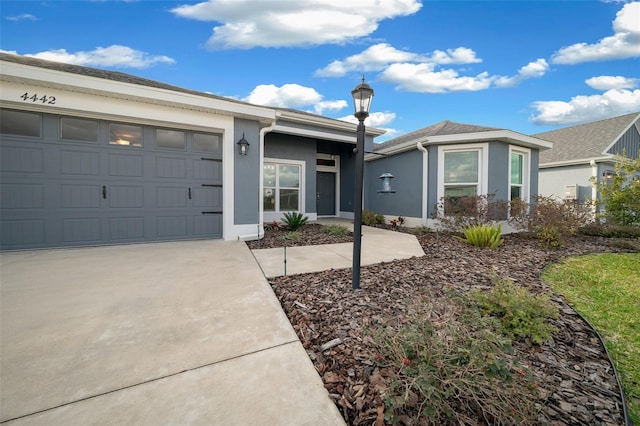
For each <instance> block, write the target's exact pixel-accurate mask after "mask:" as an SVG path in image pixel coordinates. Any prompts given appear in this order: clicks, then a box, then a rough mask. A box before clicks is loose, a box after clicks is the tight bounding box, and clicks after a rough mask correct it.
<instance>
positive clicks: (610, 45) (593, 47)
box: [551, 2, 640, 64]
mask: <svg viewBox="0 0 640 426" xmlns="http://www.w3.org/2000/svg"><path fill="white" fill-rule="evenodd" d="M613 31H614V35H612V36H609V37H605V38H603V39H601V40H600V41H598V42H597V43H595V44H587V43H576V44H573V45H571V46H567V47H563V48H561V49H560V50H558V51H557V52H556V53H554V54H553V56H552V57H551V62H553V63H556V64H577V63H581V62H591V61H604V60H611V59H625V58H633V57H638V56H640V2H633V3H627V4H625V5H624V6H623V7H622V9H620V11H618V13H617V14H616V19H615V20H614V21H613Z"/></svg>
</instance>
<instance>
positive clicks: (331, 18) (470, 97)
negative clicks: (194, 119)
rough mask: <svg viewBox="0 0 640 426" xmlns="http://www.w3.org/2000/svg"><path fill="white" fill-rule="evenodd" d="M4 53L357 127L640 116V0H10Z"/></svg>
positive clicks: (0, 40)
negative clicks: (363, 95)
mask: <svg viewBox="0 0 640 426" xmlns="http://www.w3.org/2000/svg"><path fill="white" fill-rule="evenodd" d="M0 15H1V18H2V21H1V23H0V26H1V27H0V31H1V33H0V49H1V50H2V51H5V52H9V53H14V54H19V55H25V56H35V57H39V58H43V59H50V60H56V61H60V62H67V63H73V64H78V65H85V66H89V67H95V68H104V69H110V70H115V71H121V72H126V73H129V74H134V75H138V76H141V77H145V78H150V79H153V80H158V81H162V82H164V83H168V84H173V85H176V86H180V87H185V88H189V89H193V90H198V91H203V92H209V93H213V94H216V95H220V96H226V97H232V98H235V99H241V100H245V101H248V102H251V103H255V104H261V105H272V106H280V107H289V108H295V109H299V110H303V111H309V112H314V113H318V114H322V115H324V116H327V117H331V118H338V119H345V120H349V121H355V118H354V117H353V115H352V114H353V106H352V100H351V93H350V92H351V90H352V89H353V88H354V87H355V86H356V85H357V84H358V83H359V82H360V79H361V76H362V75H363V74H364V75H365V77H366V80H367V82H368V83H369V84H370V85H371V87H372V88H373V89H374V91H375V96H374V99H373V103H372V108H371V116H370V117H369V118H368V119H367V122H366V124H367V125H369V126H374V127H378V128H382V129H386V130H387V132H388V133H387V135H385V136H384V137H381V138H378V139H377V141H383V140H386V139H389V138H392V137H395V136H399V135H402V134H404V133H407V132H410V131H413V130H417V129H419V128H422V127H426V126H429V125H431V124H434V123H437V122H439V121H442V120H451V121H456V122H461V123H468V124H478V125H484V126H493V127H498V128H505V129H510V130H514V131H516V132H520V133H524V134H535V133H539V132H543V131H547V130H552V129H555V128H559V127H566V126H570V125H575V124H579V123H584V122H589V121H594V120H598V119H602V118H608V117H613V116H616V115H621V114H625V113H628V112H636V111H640V2H625V1H515V0H514V1H470V2H468V1H426V0H424V1H419V0H304V1H302V0H209V1H150V0H139V1H135V0H127V1H61V0H48V1H39V0H38V1H36V0H32V1H24V0H20V1H6V0H2V1H0Z"/></svg>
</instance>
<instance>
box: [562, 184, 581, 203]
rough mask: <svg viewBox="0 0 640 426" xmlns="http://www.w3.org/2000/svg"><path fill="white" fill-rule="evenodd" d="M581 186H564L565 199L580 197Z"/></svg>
mask: <svg viewBox="0 0 640 426" xmlns="http://www.w3.org/2000/svg"><path fill="white" fill-rule="evenodd" d="M579 189H580V186H579V185H578V184H575V185H567V186H565V188H564V199H565V200H577V199H578V191H579Z"/></svg>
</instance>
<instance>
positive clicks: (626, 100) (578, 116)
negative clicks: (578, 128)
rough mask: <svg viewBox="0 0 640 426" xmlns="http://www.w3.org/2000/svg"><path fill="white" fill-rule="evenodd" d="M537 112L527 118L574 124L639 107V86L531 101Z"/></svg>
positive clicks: (540, 123) (538, 121) (630, 110)
mask: <svg viewBox="0 0 640 426" xmlns="http://www.w3.org/2000/svg"><path fill="white" fill-rule="evenodd" d="M532 106H533V108H535V109H536V110H537V114H535V115H533V116H531V117H530V121H531V122H533V123H535V124H539V125H573V124H580V123H586V122H590V121H595V120H600V119H604V118H609V117H615V116H616V115H621V114H626V113H630V112H634V111H638V110H640V89H635V90H627V89H610V90H607V91H606V92H604V93H603V94H601V95H591V96H575V97H573V98H571V100H570V101H569V102H564V101H539V102H535V103H533V105H532Z"/></svg>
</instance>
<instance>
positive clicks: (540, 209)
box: [509, 195, 594, 235]
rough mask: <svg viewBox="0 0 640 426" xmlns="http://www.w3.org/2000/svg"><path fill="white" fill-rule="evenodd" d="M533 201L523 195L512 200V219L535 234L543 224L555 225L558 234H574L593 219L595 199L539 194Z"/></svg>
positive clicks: (511, 221)
mask: <svg viewBox="0 0 640 426" xmlns="http://www.w3.org/2000/svg"><path fill="white" fill-rule="evenodd" d="M532 198H533V202H532V203H527V202H525V201H523V200H521V199H519V198H518V199H516V200H513V201H511V203H510V205H509V208H510V216H509V223H510V224H511V225H513V226H514V227H515V228H517V229H519V230H522V231H527V232H531V233H533V234H535V233H537V232H539V231H540V229H541V228H547V227H555V228H556V231H558V233H559V234H562V235H564V234H567V235H573V234H575V233H576V232H577V231H578V229H579V228H581V227H583V226H586V225H588V224H590V223H592V222H593V220H594V217H593V203H592V202H591V201H589V200H585V201H583V202H582V203H577V202H576V201H575V200H559V199H557V198H552V197H544V196H542V195H536V196H534V197H532Z"/></svg>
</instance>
